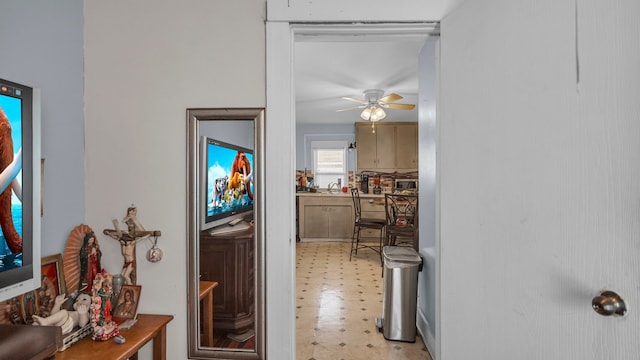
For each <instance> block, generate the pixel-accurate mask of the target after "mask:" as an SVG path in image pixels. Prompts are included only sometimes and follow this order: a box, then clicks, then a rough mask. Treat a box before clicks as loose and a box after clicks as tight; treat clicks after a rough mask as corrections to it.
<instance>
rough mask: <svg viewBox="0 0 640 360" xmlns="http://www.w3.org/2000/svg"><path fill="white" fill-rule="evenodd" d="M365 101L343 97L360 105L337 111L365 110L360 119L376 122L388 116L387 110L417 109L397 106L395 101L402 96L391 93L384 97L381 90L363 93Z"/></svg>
mask: <svg viewBox="0 0 640 360" xmlns="http://www.w3.org/2000/svg"><path fill="white" fill-rule="evenodd" d="M363 94H364V99H355V98H352V97H348V96H343V97H342V98H343V99H345V100H349V101H353V102H357V103H359V104H360V105H358V106H353V107H349V108H345V109H338V110H336V111H345V110H352V109H364V110H362V112H361V113H360V117H361V118H362V119H363V120H367V121H371V122H376V121H380V120H382V119H384V118H385V117H386V116H387V114H386V113H385V112H384V110H383V108H385V109H396V110H413V108H414V107H415V105H414V104H397V103H395V101H398V100H400V99H402V96H400V95H398V94H395V93H391V94H388V95H385V96H383V95H384V91H383V90H380V89H369V90H365V91H363Z"/></svg>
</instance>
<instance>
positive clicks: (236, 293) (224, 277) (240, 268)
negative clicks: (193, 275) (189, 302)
mask: <svg viewBox="0 0 640 360" xmlns="http://www.w3.org/2000/svg"><path fill="white" fill-rule="evenodd" d="M254 276H255V274H254V239H253V230H252V229H250V230H248V231H247V232H245V233H243V234H237V235H226V236H224V235H223V236H211V235H209V233H208V232H207V231H202V232H201V233H200V280H202V281H216V282H218V286H217V287H216V288H215V289H214V290H213V293H214V296H213V328H214V331H216V330H223V331H227V332H234V333H240V332H243V331H246V330H249V329H251V328H253V324H254V312H255V309H254Z"/></svg>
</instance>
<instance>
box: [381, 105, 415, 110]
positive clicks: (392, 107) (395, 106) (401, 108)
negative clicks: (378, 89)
mask: <svg viewBox="0 0 640 360" xmlns="http://www.w3.org/2000/svg"><path fill="white" fill-rule="evenodd" d="M382 107H383V108H387V109H396V110H413V108H414V107H416V106H415V105H414V104H383V105H382Z"/></svg>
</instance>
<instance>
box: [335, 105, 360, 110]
mask: <svg viewBox="0 0 640 360" xmlns="http://www.w3.org/2000/svg"><path fill="white" fill-rule="evenodd" d="M365 107H367V106H366V105H360V106H352V107H348V108H344V109H338V110H336V111H346V110H353V109H364V108H365Z"/></svg>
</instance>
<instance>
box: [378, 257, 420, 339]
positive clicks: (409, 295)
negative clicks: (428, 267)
mask: <svg viewBox="0 0 640 360" xmlns="http://www.w3.org/2000/svg"><path fill="white" fill-rule="evenodd" d="M382 254H383V257H384V268H383V277H384V283H383V295H382V296H383V298H382V319H376V323H377V324H378V327H382V334H383V335H384V338H385V339H387V340H396V341H406V342H415V341H416V302H417V297H418V272H419V271H420V270H421V268H422V258H421V257H420V255H418V253H417V252H416V251H415V250H414V249H413V248H409V247H398V246H385V247H384V248H383V249H382Z"/></svg>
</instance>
